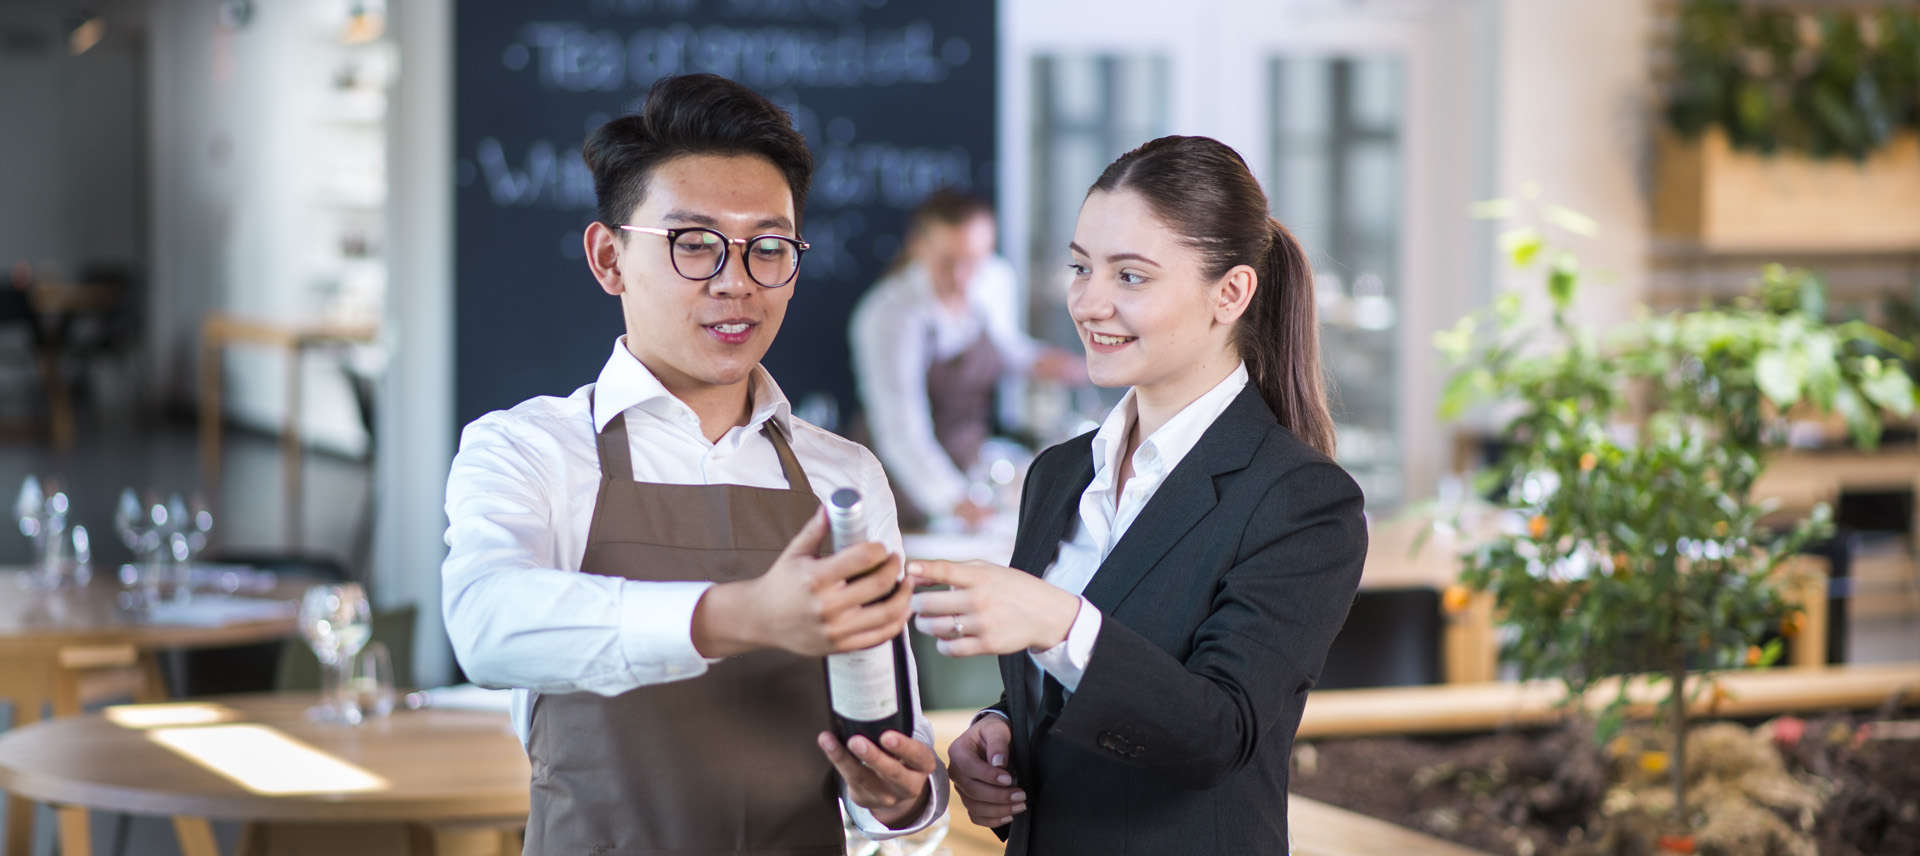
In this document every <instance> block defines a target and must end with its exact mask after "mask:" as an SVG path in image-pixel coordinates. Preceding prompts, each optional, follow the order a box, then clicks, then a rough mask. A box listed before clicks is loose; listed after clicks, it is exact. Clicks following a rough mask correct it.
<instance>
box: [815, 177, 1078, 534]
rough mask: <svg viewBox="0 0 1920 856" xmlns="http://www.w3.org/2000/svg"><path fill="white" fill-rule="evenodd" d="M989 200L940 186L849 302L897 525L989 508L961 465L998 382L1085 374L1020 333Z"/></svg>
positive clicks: (990, 414)
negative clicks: (897, 505) (890, 259)
mask: <svg viewBox="0 0 1920 856" xmlns="http://www.w3.org/2000/svg"><path fill="white" fill-rule="evenodd" d="M994 243H995V222H994V216H993V207H992V206H991V205H989V204H988V203H987V201H986V200H985V199H982V198H980V197H978V196H972V195H969V194H965V193H961V192H959V191H955V190H938V191H935V192H934V193H933V194H931V195H929V196H928V197H927V198H926V199H925V200H924V201H922V202H921V203H920V205H919V207H918V208H916V209H914V211H913V214H912V217H911V219H910V220H909V222H908V226H907V235H906V241H905V246H904V247H903V248H902V250H901V253H900V255H899V257H898V258H897V259H895V261H894V263H893V265H892V266H891V267H890V268H889V269H888V270H887V272H886V274H885V275H883V276H882V278H881V279H880V281H879V282H878V283H875V284H874V286H873V289H872V290H871V291H869V292H867V294H866V296H865V297H863V298H861V300H860V304H859V306H857V307H856V308H855V309H854V314H853V323H852V327H851V338H852V345H853V365H854V373H855V375H856V378H857V380H858V382H859V388H860V401H861V406H862V408H863V409H864V410H865V412H866V423H867V427H868V430H869V431H870V432H871V435H872V441H873V442H872V445H873V447H874V451H875V452H877V453H878V454H879V455H880V460H881V462H882V463H884V464H885V465H886V467H887V473H888V476H889V477H890V478H891V480H892V482H893V485H894V488H895V490H896V491H898V492H899V493H900V495H901V496H900V498H901V500H902V502H901V509H900V514H901V523H902V525H903V526H908V527H909V528H911V527H912V525H913V524H919V525H925V524H927V523H929V522H934V521H938V520H941V519H942V518H946V519H951V520H957V521H958V522H960V523H962V524H964V525H966V526H968V527H975V526H978V525H979V524H981V523H982V522H984V521H985V520H986V519H987V518H989V517H991V516H992V515H993V513H994V509H993V508H992V506H991V504H990V503H983V502H980V501H978V498H976V497H974V496H971V495H970V491H969V487H970V486H971V483H972V482H973V481H974V479H972V478H970V477H969V471H970V470H971V469H973V467H974V466H975V465H976V463H978V461H979V459H980V456H981V448H982V446H983V445H985V444H986V443H987V440H988V438H989V436H991V434H992V433H993V431H992V427H993V422H994V415H995V402H994V396H995V392H996V391H997V390H1001V389H1003V382H1005V381H1009V380H1018V379H1020V378H1021V377H1033V378H1036V379H1041V380H1050V381H1056V382H1061V383H1072V384H1081V383H1085V382H1086V363H1085V362H1083V361H1082V360H1081V359H1080V358H1079V357H1077V356H1074V355H1073V354H1070V353H1068V352H1066V351H1064V350H1061V349H1059V348H1055V347H1052V346H1049V345H1046V344H1044V343H1042V342H1039V341H1037V340H1035V339H1032V338H1030V337H1028V336H1026V335H1025V334H1023V333H1021V332H1020V330H1019V327H1018V325H1017V324H1015V323H1014V320H1013V319H1014V314H1015V313H1014V310H1015V306H1014V301H1015V299H1016V298H1015V292H1016V288H1015V280H1014V273H1013V266H1012V265H1010V264H1008V263H1007V262H1006V260H1004V259H1002V258H1000V257H999V256H996V255H994V252H993V248H994Z"/></svg>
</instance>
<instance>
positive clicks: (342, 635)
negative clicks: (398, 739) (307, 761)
mask: <svg viewBox="0 0 1920 856" xmlns="http://www.w3.org/2000/svg"><path fill="white" fill-rule="evenodd" d="M372 634H373V607H372V605H371V604H369V603H368V602H367V593H366V590H365V589H363V588H361V587H360V585H359V584H358V583H339V584H336V585H319V586H314V587H312V588H310V589H307V593H306V595H305V596H303V597H302V598H301V599H300V635H301V636H302V637H303V638H305V639H306V640H307V645H308V647H311V648H312V649H313V655H314V657H316V658H318V659H319V660H320V671H321V684H320V686H321V690H320V703H319V704H317V705H315V706H313V707H310V708H308V709H307V717H308V718H309V719H313V720H315V721H318V722H341V723H346V724H348V725H354V724H358V723H359V722H360V708H359V706H358V705H356V704H352V703H351V702H350V701H349V700H348V699H347V698H346V695H345V690H346V685H347V681H348V679H349V677H350V676H349V675H348V671H349V670H350V669H352V667H353V657H354V655H355V654H358V653H359V652H360V648H361V647H362V646H364V645H366V644H367V637H368V636H371V635H372Z"/></svg>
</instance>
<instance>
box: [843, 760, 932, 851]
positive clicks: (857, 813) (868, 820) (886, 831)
mask: <svg viewBox="0 0 1920 856" xmlns="http://www.w3.org/2000/svg"><path fill="white" fill-rule="evenodd" d="M944 778H945V777H943V776H941V775H940V774H938V773H935V774H933V775H931V776H928V777H927V808H926V810H925V811H923V812H921V813H920V817H919V818H918V819H916V820H914V822H913V825H911V826H903V827H900V828H899V829H893V828H891V827H889V826H887V825H886V824H884V823H881V822H880V819H879V818H877V817H874V816H873V812H871V811H868V810H867V808H866V807H865V806H861V805H855V804H854V802H853V800H851V799H848V798H847V796H846V788H845V786H842V787H841V789H840V804H841V805H844V806H846V807H847V816H848V817H850V818H852V819H853V825H854V827H856V828H858V829H859V830H860V834H861V835H865V836H866V837H867V840H869V841H885V840H887V839H889V838H899V837H900V836H902V835H912V834H914V833H916V832H920V831H922V830H924V829H926V828H927V827H929V826H932V825H933V821H934V820H935V819H936V818H938V817H939V816H940V809H941V808H942V807H943V806H942V805H941V802H940V800H938V799H935V796H936V794H935V792H934V789H935V788H943V787H946V786H947V783H946V782H945V781H944Z"/></svg>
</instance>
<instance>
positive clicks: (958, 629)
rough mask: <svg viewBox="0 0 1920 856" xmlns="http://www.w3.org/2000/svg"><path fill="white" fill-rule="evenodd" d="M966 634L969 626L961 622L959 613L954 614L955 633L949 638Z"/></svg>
mask: <svg viewBox="0 0 1920 856" xmlns="http://www.w3.org/2000/svg"><path fill="white" fill-rule="evenodd" d="M965 635H967V628H966V627H965V626H963V625H962V624H961V623H960V616H958V615H956V616H954V617H953V635H952V636H950V637H948V638H950V639H958V638H960V637H962V636H965Z"/></svg>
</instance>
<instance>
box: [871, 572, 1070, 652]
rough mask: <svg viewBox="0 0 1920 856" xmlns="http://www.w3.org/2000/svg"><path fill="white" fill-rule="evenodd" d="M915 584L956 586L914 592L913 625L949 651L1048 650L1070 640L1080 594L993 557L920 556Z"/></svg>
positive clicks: (915, 574)
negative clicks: (988, 559) (986, 559)
mask: <svg viewBox="0 0 1920 856" xmlns="http://www.w3.org/2000/svg"><path fill="white" fill-rule="evenodd" d="M907 572H908V573H909V574H911V575H912V576H913V578H914V580H913V581H914V584H915V585H916V586H919V585H933V584H944V585H947V586H950V587H951V588H950V589H949V590H948V591H930V592H920V593H918V594H915V595H914V596H913V611H914V614H915V617H914V619H913V626H914V627H917V628H919V630H920V632H922V633H925V634H927V635H928V636H932V637H933V638H935V639H937V640H939V642H938V646H939V649H940V653H942V654H945V655H947V656H949V657H974V656H978V655H981V654H1012V653H1014V652H1016V651H1026V650H1033V651H1045V650H1046V649H1048V648H1052V647H1053V646H1055V645H1058V644H1060V643H1061V642H1063V641H1066V638H1067V631H1068V630H1070V629H1072V627H1073V620H1074V618H1075V617H1077V616H1079V614H1080V598H1078V597H1075V596H1073V595H1071V594H1068V593H1067V592H1066V591H1064V590H1062V589H1060V588H1059V587H1057V586H1054V585H1053V584H1051V583H1048V582H1047V581H1046V580H1043V579H1040V578H1039V577H1036V576H1034V575H1032V574H1029V573H1027V572H1025V571H1018V570H1014V569H1013V568H1007V567H1002V566H1000V565H995V564H991V563H988V562H938V561H915V562H912V563H910V564H909V565H908V566H907Z"/></svg>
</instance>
